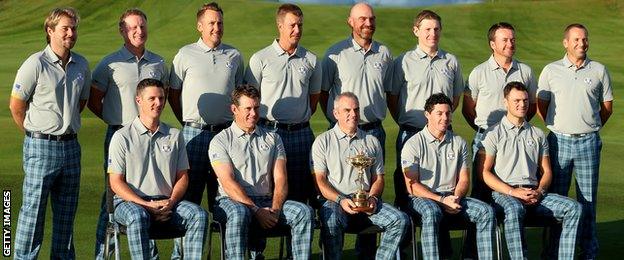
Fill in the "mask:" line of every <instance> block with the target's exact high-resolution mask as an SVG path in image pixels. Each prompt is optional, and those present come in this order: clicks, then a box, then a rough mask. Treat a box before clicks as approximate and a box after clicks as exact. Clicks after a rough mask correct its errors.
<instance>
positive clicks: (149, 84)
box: [136, 79, 165, 96]
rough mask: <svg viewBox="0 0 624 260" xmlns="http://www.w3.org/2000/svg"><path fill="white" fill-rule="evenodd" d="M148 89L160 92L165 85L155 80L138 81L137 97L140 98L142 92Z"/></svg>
mask: <svg viewBox="0 0 624 260" xmlns="http://www.w3.org/2000/svg"><path fill="white" fill-rule="evenodd" d="M148 87H157V88H160V89H162V90H165V85H164V84H163V83H162V81H160V80H157V79H143V80H141V81H139V84H138V85H137V89H136V94H137V96H140V95H141V93H142V92H143V90H144V89H146V88H148Z"/></svg>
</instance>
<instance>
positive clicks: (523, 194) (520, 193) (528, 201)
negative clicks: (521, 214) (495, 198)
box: [509, 188, 542, 205]
mask: <svg viewBox="0 0 624 260" xmlns="http://www.w3.org/2000/svg"><path fill="white" fill-rule="evenodd" d="M509 195H511V196H513V197H516V198H518V199H520V202H522V204H524V205H534V204H536V203H537V202H539V200H540V199H541V195H542V194H541V193H539V192H537V191H535V190H532V189H529V188H513V189H511V190H510V192H509Z"/></svg>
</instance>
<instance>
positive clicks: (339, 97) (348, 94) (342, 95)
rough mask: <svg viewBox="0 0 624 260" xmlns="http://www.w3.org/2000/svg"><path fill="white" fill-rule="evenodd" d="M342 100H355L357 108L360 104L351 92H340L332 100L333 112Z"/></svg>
mask: <svg viewBox="0 0 624 260" xmlns="http://www.w3.org/2000/svg"><path fill="white" fill-rule="evenodd" d="M344 98H350V99H353V100H355V102H356V103H358V106H359V104H360V101H359V100H358V98H357V96H356V95H355V94H353V92H342V93H340V94H339V95H337V96H336V99H334V110H336V109H338V106H339V104H340V101H341V100H342V99H344Z"/></svg>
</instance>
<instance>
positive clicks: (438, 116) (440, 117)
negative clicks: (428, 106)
mask: <svg viewBox="0 0 624 260" xmlns="http://www.w3.org/2000/svg"><path fill="white" fill-rule="evenodd" d="M425 117H426V118H427V127H428V128H429V131H431V132H432V133H434V132H435V133H445V132H446V130H447V129H448V127H449V125H451V118H452V112H451V106H449V105H448V104H435V105H433V109H432V110H431V112H428V111H425Z"/></svg>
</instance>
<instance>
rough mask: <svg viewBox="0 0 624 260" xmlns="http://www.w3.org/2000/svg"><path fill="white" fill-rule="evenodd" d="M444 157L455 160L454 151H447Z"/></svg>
mask: <svg viewBox="0 0 624 260" xmlns="http://www.w3.org/2000/svg"><path fill="white" fill-rule="evenodd" d="M446 159H449V160H455V153H454V152H448V153H447V154H446Z"/></svg>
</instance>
